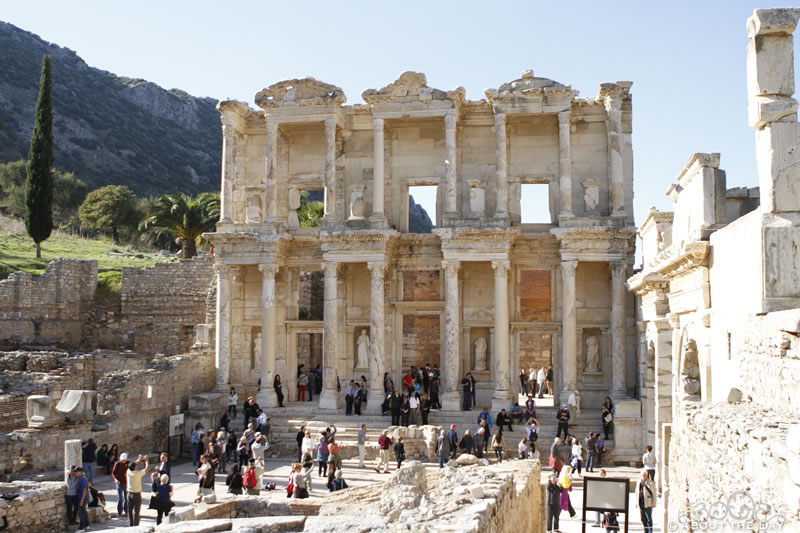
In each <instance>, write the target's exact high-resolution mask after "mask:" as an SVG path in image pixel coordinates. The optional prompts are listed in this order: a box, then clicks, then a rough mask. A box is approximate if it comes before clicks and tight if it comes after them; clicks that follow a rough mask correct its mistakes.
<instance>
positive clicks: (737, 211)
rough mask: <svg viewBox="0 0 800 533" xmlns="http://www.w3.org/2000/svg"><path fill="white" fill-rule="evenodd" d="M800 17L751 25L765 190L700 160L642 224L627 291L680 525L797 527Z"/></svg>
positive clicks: (648, 416)
mask: <svg viewBox="0 0 800 533" xmlns="http://www.w3.org/2000/svg"><path fill="white" fill-rule="evenodd" d="M798 18H800V10H798V9H758V10H756V11H755V12H754V14H753V16H752V17H751V18H750V19H749V20H748V22H747V32H748V35H749V37H750V45H749V46H748V49H747V67H748V69H747V70H748V71H747V86H748V93H749V97H750V101H749V104H750V105H749V110H748V116H749V121H750V125H751V126H752V127H753V128H755V130H756V158H757V162H758V178H759V185H760V186H759V188H758V189H749V190H747V189H743V188H737V189H727V188H726V183H725V172H724V171H722V170H720V168H719V165H720V155H719V154H693V155H692V156H691V157H690V158H689V161H688V162H687V164H686V166H685V167H684V168H683V170H681V172H680V173H679V174H678V177H677V179H676V183H674V184H672V185H670V186H669V188H668V189H667V191H666V192H667V195H668V196H669V197H670V198H671V199H672V201H673V206H674V212H659V211H656V210H655V209H653V210H651V211H650V213H649V214H648V216H647V218H646V219H645V220H644V222H643V223H642V225H641V227H640V229H639V235H640V236H641V238H642V243H643V269H642V271H641V272H639V273H637V274H636V275H634V276H633V277H631V278H630V279H629V280H628V284H629V287H630V288H631V290H633V291H635V292H636V294H637V295H638V296H637V299H638V301H639V304H640V314H639V316H640V322H639V326H640V327H639V332H640V341H639V343H638V345H639V350H640V353H641V354H642V357H640V360H641V361H642V373H643V375H645V376H646V380H645V382H644V388H643V390H642V396H643V404H644V406H645V407H646V409H645V412H644V413H643V415H644V422H645V426H646V427H647V428H649V430H650V431H651V432H652V433H651V434H650V435H649V436H648V438H647V440H648V442H655V444H656V448H657V451H658V455H659V457H660V459H659V465H660V467H659V475H658V478H657V479H658V481H659V484H660V488H661V490H662V492H663V495H664V502H665V504H666V505H665V520H664V523H665V525H669V526H670V528H673V527H674V528H680V529H681V530H684V529H687V528H688V529H692V530H695V531H697V530H706V529H708V530H711V529H718V530H723V529H727V530H730V529H747V530H751V529H760V530H766V529H774V530H777V529H778V528H779V527H781V526H782V525H783V524H787V525H790V526H791V527H793V528H794V529H793V530H796V529H797V528H798V524H800V474H798V472H800V416H798V410H797V401H798V399H800V344H798V335H800V279H798V272H800V256H798V254H797V249H798V246H800V189H799V188H798V181H800V172H799V171H798V169H799V168H800V125H799V124H798V123H797V108H798V103H797V101H796V100H795V99H794V98H793V94H794V57H793V43H792V32H793V31H794V30H795V27H796V24H797V21H798ZM759 200H760V205H759Z"/></svg>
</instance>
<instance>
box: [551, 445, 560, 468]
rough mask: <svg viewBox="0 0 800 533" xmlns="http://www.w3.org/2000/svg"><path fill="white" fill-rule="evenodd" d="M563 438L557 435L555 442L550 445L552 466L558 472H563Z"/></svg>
mask: <svg viewBox="0 0 800 533" xmlns="http://www.w3.org/2000/svg"><path fill="white" fill-rule="evenodd" d="M560 446H561V439H560V438H558V437H556V438H555V439H554V440H553V444H552V445H551V446H550V468H552V469H553V471H554V472H555V473H556V474H560V473H561V450H560Z"/></svg>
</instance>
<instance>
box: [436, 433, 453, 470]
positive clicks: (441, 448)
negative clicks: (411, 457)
mask: <svg viewBox="0 0 800 533" xmlns="http://www.w3.org/2000/svg"><path fill="white" fill-rule="evenodd" d="M436 455H437V456H438V457H439V468H444V464H445V463H446V462H447V461H449V460H450V440H449V439H448V438H447V434H446V433H445V432H444V430H442V431H441V432H439V437H438V438H437V439H436Z"/></svg>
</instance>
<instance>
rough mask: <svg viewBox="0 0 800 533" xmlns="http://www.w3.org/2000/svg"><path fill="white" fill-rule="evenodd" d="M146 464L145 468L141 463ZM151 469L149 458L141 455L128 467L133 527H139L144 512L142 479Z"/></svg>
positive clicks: (129, 520) (129, 516)
mask: <svg viewBox="0 0 800 533" xmlns="http://www.w3.org/2000/svg"><path fill="white" fill-rule="evenodd" d="M141 462H144V468H139V463H141ZM149 469H150V463H149V462H148V460H147V457H146V456H144V455H140V456H139V457H137V458H136V460H135V461H134V462H132V463H131V464H130V465H129V466H128V472H127V480H128V523H129V525H130V526H131V527H133V526H138V525H139V517H140V513H141V510H142V478H143V477H144V475H145V474H146V473H147V471H148V470H149Z"/></svg>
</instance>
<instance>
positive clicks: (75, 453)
mask: <svg viewBox="0 0 800 533" xmlns="http://www.w3.org/2000/svg"><path fill="white" fill-rule="evenodd" d="M70 466H83V449H82V448H81V440H80V439H70V440H65V441H64V472H65V473H66V472H69V467H70Z"/></svg>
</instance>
